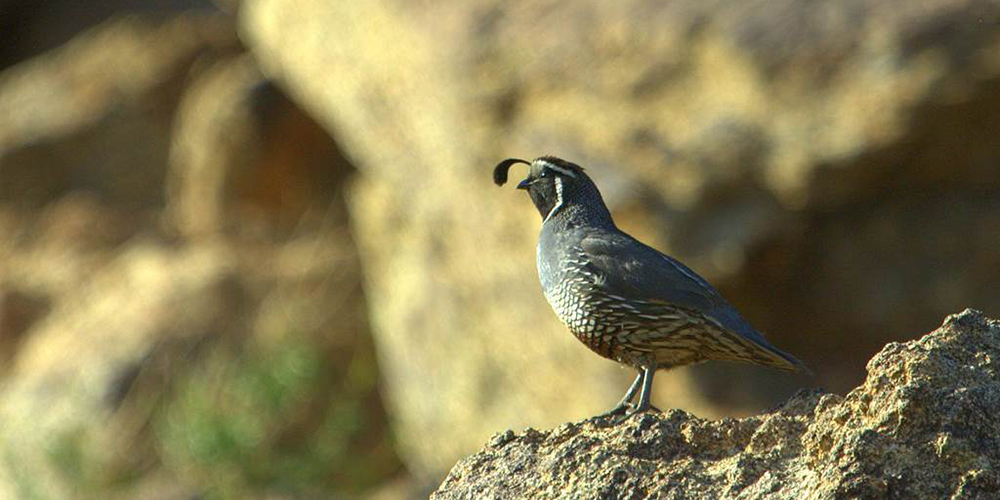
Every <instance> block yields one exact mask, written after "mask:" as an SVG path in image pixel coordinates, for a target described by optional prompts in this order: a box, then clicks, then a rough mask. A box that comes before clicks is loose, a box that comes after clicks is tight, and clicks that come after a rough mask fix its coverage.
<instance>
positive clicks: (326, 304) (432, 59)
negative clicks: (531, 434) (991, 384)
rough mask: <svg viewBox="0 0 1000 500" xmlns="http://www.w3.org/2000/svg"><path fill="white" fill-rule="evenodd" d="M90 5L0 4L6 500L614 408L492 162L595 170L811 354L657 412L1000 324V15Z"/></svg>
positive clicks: (663, 234) (581, 5)
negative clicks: (550, 289) (935, 334)
mask: <svg viewBox="0 0 1000 500" xmlns="http://www.w3.org/2000/svg"><path fill="white" fill-rule="evenodd" d="M216 5H217V6H216ZM80 9H81V7H79V6H77V5H75V3H74V2H31V1H28V0H20V1H19V0H6V1H0V19H2V22H0V27H2V29H3V30H4V33H5V34H10V35H9V36H7V37H6V38H5V46H4V47H2V48H0V67H3V68H4V69H3V70H2V72H0V116H3V117H4V120H3V122H2V123H0V328H2V330H0V363H2V365H0V376H2V377H3V378H2V379H0V429H2V430H0V433H2V434H3V435H2V436H0V437H2V438H3V439H0V443H3V444H0V497H5V498H6V497H10V498H19V497H26V496H34V497H42V498H62V497H65V496H67V495H69V494H70V492H75V493H76V494H78V495H82V496H90V497H95V498H96V497H100V498H105V497H107V496H109V495H118V496H119V497H122V498H135V497H141V498H186V497H185V495H188V496H190V495H196V494H206V495H209V496H213V497H223V498H225V497H246V496H256V497H268V498H302V497H310V496H315V495H334V496H336V495H349V496H353V495H357V494H358V493H359V492H361V491H369V492H371V491H375V492H376V493H375V495H376V496H380V497H400V496H419V495H420V492H421V491H425V489H426V488H428V487H430V486H434V485H436V484H435V483H436V482H437V481H439V480H440V479H441V478H442V477H443V475H444V473H445V472H446V471H447V470H448V469H449V468H450V467H451V466H452V465H454V463H455V461H456V460H457V459H458V458H460V457H462V456H464V455H466V454H468V453H470V452H472V451H474V450H476V449H479V448H480V447H481V446H482V444H483V443H484V442H485V441H486V440H487V438H488V437H489V436H490V435H491V434H493V433H494V432H497V431H500V430H503V429H507V428H510V427H515V428H517V427H523V426H528V425H531V426H535V427H550V426H554V425H556V424H558V423H561V422H564V421H567V420H572V419H579V418H582V417H585V416H589V415H592V414H595V413H598V412H600V411H603V410H605V409H607V407H609V406H610V405H611V404H612V403H613V402H614V401H615V400H616V398H617V397H618V396H619V395H620V394H619V393H620V391H621V389H622V387H623V386H625V385H626V384H627V383H628V380H629V379H630V378H631V375H632V374H631V373H629V372H628V371H627V370H624V369H622V368H620V367H617V366H615V365H614V364H613V363H610V362H608V361H605V360H602V359H600V358H598V357H596V356H594V355H593V354H591V353H590V352H589V351H587V350H586V349H585V348H584V347H583V346H582V345H579V344H578V343H577V342H576V340H575V339H573V338H572V336H570V335H569V334H568V333H567V332H566V331H565V329H564V328H563V327H562V326H561V325H560V324H559V323H558V322H557V320H556V319H555V318H554V316H553V315H552V313H551V312H550V311H549V308H548V305H547V304H546V303H545V300H544V298H543V297H542V295H541V293H540V290H539V286H538V284H537V277H536V275H535V270H534V245H535V240H536V236H537V231H538V227H539V221H538V216H537V215H536V214H535V211H534V209H533V208H532V207H531V205H530V203H529V202H528V200H527V199H526V198H525V197H524V196H523V195H522V194H521V193H518V192H515V191H514V190H513V189H497V188H495V186H493V185H492V183H491V179H490V169H491V167H492V166H493V165H494V164H495V163H496V162H497V161H498V160H499V159H502V158H505V157H509V156H520V157H528V158H531V157H535V156H539V155H542V154H556V155H559V156H562V157H565V158H567V159H570V160H573V161H576V162H578V163H581V164H582V165H584V166H585V167H587V168H588V171H589V172H591V173H592V175H593V177H595V179H596V181H597V183H598V184H599V185H600V186H601V188H602V190H603V192H604V194H605V197H606V198H607V201H608V202H609V205H610V206H611V207H612V210H613V211H614V213H615V215H616V218H617V220H618V222H619V224H620V225H621V226H623V228H624V229H626V230H627V231H629V232H631V233H633V234H636V235H637V236H639V237H641V238H642V239H644V240H645V241H647V242H649V243H651V244H653V245H654V246H656V247H658V248H660V249H663V250H665V251H667V252H669V253H672V254H673V255H675V256H677V257H679V258H680V259H682V260H684V261H685V262H687V263H688V264H689V265H691V266H692V267H694V268H695V269H696V270H698V271H699V272H701V273H702V274H703V275H705V276H706V277H707V278H709V279H710V280H711V281H713V282H714V283H716V284H717V285H718V287H719V288H720V290H721V291H722V292H723V294H724V295H726V296H727V297H729V298H730V300H731V301H732V302H734V303H735V304H736V305H737V307H738V308H739V309H741V310H742V311H743V312H744V313H745V316H746V317H747V318H748V319H749V320H750V321H751V323H753V324H755V325H756V326H758V327H759V328H760V329H762V330H763V331H765V332H767V333H768V335H769V337H770V339H771V340H772V341H773V342H774V343H775V344H776V345H778V346H779V347H781V348H783V349H786V350H788V351H790V352H792V353H794V354H796V355H797V356H798V357H800V358H802V359H803V360H804V361H806V362H807V363H808V364H809V365H810V366H811V367H812V368H813V369H814V371H816V373H817V377H816V378H815V379H809V378H797V377H794V376H789V375H784V374H780V373H771V372H768V371H766V370H763V369H756V368H753V367H746V366H738V365H725V364H709V365H705V366H700V367H694V368H690V369H683V370H675V371H673V372H670V373H665V374H661V375H659V377H658V384H657V394H656V395H655V397H654V399H655V400H656V402H657V404H658V405H660V406H661V407H662V406H669V407H681V408H684V409H687V410H690V411H693V412H694V413H696V414H698V415H700V416H703V417H710V418H717V417H721V416H726V415H744V414H747V413H751V412H756V411H759V410H761V409H762V408H765V407H767V406H769V405H772V404H774V403H777V402H779V401H781V400H782V399H784V398H786V397H787V396H788V395H789V394H791V393H792V392H793V391H794V390H795V389H796V388H798V387H803V386H816V385H818V386H821V387H824V388H826V389H829V390H833V391H837V392H844V391H846V390H847V389H849V388H851V387H853V386H854V385H855V384H857V383H858V382H859V381H860V380H861V379H862V378H863V373H864V362H865V360H867V359H868V358H869V357H870V356H871V355H872V354H873V353H875V352H876V351H877V350H878V349H879V348H880V347H881V346H882V345H883V344H884V343H885V342H887V341H890V340H901V339H907V338H913V337H916V336H919V335H920V334H922V333H924V332H926V331H929V330H930V329H932V328H933V327H934V326H936V325H937V324H938V322H939V321H940V320H941V318H942V317H943V316H944V315H946V314H947V313H950V312H953V311H956V310H961V309H963V308H965V307H976V308H980V309H982V310H984V311H986V313H987V314H990V312H991V311H995V310H997V309H1000V290H998V289H997V288H996V286H995V283H997V282H998V281H1000V265H997V262H1000V246H998V245H997V244H996V242H997V239H996V238H997V237H996V235H997V234H1000V140H998V139H997V138H996V134H994V133H993V131H994V130H996V129H998V128H1000V24H998V23H1000V7H998V6H997V4H996V3H995V2H990V1H986V0H981V1H974V0H933V1H928V2H918V3H914V2H906V1H903V0H892V1H888V2H885V1H876V0H866V1H861V2H847V1H834V2H826V3H823V4H816V3H815V2H808V1H805V0H781V1H777V2H775V1H767V2H765V1H756V0H755V1H750V2H741V3H738V4H736V3H731V2H718V1H708V2H706V1H696V0H681V1H672V2H666V1H653V0H628V1H625V2H617V3H607V2H598V1H596V0H588V1H584V2H546V3H537V2H527V1H520V2H498V1H495V0H493V1H488V0H477V1H474V2H459V1H457V0H451V1H444V2H436V3H427V2H398V1H387V0H360V1H355V2H324V1H318V0H243V1H225V2H218V4H208V3H204V2H195V1H192V2H142V1H139V0H133V1H126V0H119V1H98V2H88V10H87V13H86V15H80V14H79V11H80ZM369 332H370V333H371V334H370V333H369ZM376 360H377V362H376ZM383 401H384V404H385V406H383ZM390 427H391V431H390ZM404 471H405V472H404ZM380 485H381V486H380Z"/></svg>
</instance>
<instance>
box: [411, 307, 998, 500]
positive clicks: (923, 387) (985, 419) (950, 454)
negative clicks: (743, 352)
mask: <svg viewBox="0 0 1000 500" xmlns="http://www.w3.org/2000/svg"><path fill="white" fill-rule="evenodd" d="M998 415H1000V321H996V320H993V319H988V318H986V317H985V316H984V315H983V314H982V313H980V312H978V311H974V310H971V309H970V310H966V311H964V312H962V313H961V314H955V315H952V316H949V317H948V318H947V319H946V320H945V322H944V324H943V325H942V326H941V327H940V328H938V329H937V330H935V331H933V332H931V333H929V334H927V335H925V336H923V337H921V338H920V339H918V340H913V341H909V342H904V343H891V344H889V345H887V346H886V347H885V348H884V349H882V351H881V352H879V353H878V354H877V355H875V357H874V358H872V359H871V361H869V362H868V377H867V378H866V379H865V382H864V384H863V385H861V386H860V387H858V388H856V389H854V390H853V391H851V392H850V393H848V394H847V396H846V397H840V396H836V395H833V394H822V393H821V392H819V391H814V392H805V391H803V392H801V393H799V394H797V395H795V396H794V397H793V398H791V399H790V400H789V401H787V402H786V403H785V404H784V405H782V406H780V407H779V408H777V409H775V410H773V411H771V412H768V413H765V414H763V415H760V416H755V417H750V418H743V419H723V420H720V421H709V420H702V419H699V418H696V417H694V416H692V415H691V414H689V413H686V412H684V411H681V410H670V411H667V412H665V413H662V414H656V413H646V414H641V415H634V416H631V417H609V418H595V419H591V420H588V421H582V422H576V423H569V424H565V425H562V426H560V427H558V428H556V429H553V430H548V431H537V430H534V429H527V430H525V431H524V432H521V433H514V432H512V431H507V432H505V433H500V434H497V435H496V436H494V437H493V439H492V440H491V441H490V442H489V444H487V445H486V447H485V448H484V449H483V450H482V451H480V452H479V453H476V454H475V455H473V456H471V457H469V458H466V459H464V460H462V461H461V462H460V463H459V464H458V465H456V466H455V468H454V469H452V471H451V473H450V474H449V475H448V478H447V479H445V481H444V483H443V484H442V485H441V487H440V489H438V490H437V491H436V492H435V493H434V494H433V495H432V497H431V498H433V499H437V500H444V499H452V498H454V499H458V498H483V499H486V498H630V499H642V498H659V499H686V498H740V499H755V498H761V499H763V498H768V499H790V500H791V499H803V498H810V499H813V498H815V499H819V498H898V499H904V498H963V499H979V498H982V499H987V498H996V495H997V492H998V491H1000V417H998Z"/></svg>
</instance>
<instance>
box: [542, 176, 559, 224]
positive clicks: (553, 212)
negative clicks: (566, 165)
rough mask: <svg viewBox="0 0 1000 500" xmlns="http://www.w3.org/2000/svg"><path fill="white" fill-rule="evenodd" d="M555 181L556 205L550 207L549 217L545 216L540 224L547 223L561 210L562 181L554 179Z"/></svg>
mask: <svg viewBox="0 0 1000 500" xmlns="http://www.w3.org/2000/svg"><path fill="white" fill-rule="evenodd" d="M555 181H556V204H555V205H553V206H552V210H549V215H546V216H545V220H543V221H542V224H545V223H546V222H548V221H549V219H551V218H552V216H553V215H555V213H556V212H558V211H559V209H560V208H562V204H563V197H562V179H560V178H558V177H556V179H555Z"/></svg>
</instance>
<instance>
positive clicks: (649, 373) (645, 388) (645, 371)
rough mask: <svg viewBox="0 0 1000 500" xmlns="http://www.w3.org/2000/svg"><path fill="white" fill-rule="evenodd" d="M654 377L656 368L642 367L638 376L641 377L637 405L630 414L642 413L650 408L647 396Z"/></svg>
mask: <svg viewBox="0 0 1000 500" xmlns="http://www.w3.org/2000/svg"><path fill="white" fill-rule="evenodd" d="M654 375H656V368H651V367H648V366H644V367H643V368H642V373H640V376H641V377H642V392H640V393H639V404H637V405H636V406H635V409H634V410H632V411H631V412H629V413H630V414H633V413H642V412H644V411H646V410H648V409H649V408H650V405H649V396H650V391H651V390H652V388H653V376H654Z"/></svg>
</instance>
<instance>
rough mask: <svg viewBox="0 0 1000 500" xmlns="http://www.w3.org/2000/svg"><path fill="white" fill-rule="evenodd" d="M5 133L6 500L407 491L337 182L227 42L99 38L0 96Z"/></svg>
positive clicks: (143, 31) (314, 142)
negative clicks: (387, 484) (399, 479)
mask: <svg viewBox="0 0 1000 500" xmlns="http://www.w3.org/2000/svg"><path fill="white" fill-rule="evenodd" d="M181 3H183V2H180V3H178V5H180V4H181ZM186 4H187V3H185V5H186ZM0 7H2V6H0ZM6 21H7V20H6V19H4V20H2V21H0V24H5V23H6ZM0 115H2V116H3V117H4V120H3V123H0V235H2V237H0V498H4V499H6V498H76V497H81V498H191V497H195V496H205V495H210V496H211V495H216V496H220V497H226V498H246V497H253V496H256V495H259V494H262V493H260V491H261V490H267V491H268V492H269V493H268V494H271V493H273V492H274V491H277V490H281V491H282V492H283V493H287V494H289V495H293V496H294V495H307V496H315V495H320V496H323V495H324V494H330V495H334V496H338V495H341V496H342V495H351V494H355V493H357V492H359V491H361V490H362V489H364V488H371V487H373V486H374V485H375V484H377V483H379V482H380V481H381V480H383V479H385V478H386V477H389V476H391V475H393V474H394V473H395V472H396V471H397V470H398V469H399V462H398V459H396V458H395V454H394V451H393V447H392V445H391V441H390V439H389V437H388V424H387V423H386V414H385V410H384V408H383V406H382V403H381V400H380V398H379V394H378V390H377V386H376V384H377V381H378V373H377V368H376V365H375V360H374V352H373V348H372V346H371V340H370V336H369V333H368V327H367V319H366V317H365V316H366V309H365V301H364V294H363V293H362V291H361V277H360V271H359V264H358V259H357V250H356V248H355V244H354V240H353V237H352V235H351V231H350V230H349V228H348V221H347V215H346V208H345V201H344V195H343V191H344V184H345V182H346V179H347V176H348V175H349V174H350V172H351V170H350V169H349V164H348V163H347V162H346V160H344V159H343V157H342V156H341V155H340V153H339V150H338V149H337V147H336V145H335V144H334V142H333V141H332V139H331V138H330V137H329V135H328V134H327V133H326V132H325V131H324V130H323V129H322V128H320V127H319V126H318V125H317V124H316V123H315V122H314V121H313V120H312V119H311V118H310V117H309V116H308V115H307V114H306V113H304V112H303V111H302V110H301V109H300V108H298V107H297V106H296V105H295V104H294V103H293V102H292V101H291V100H289V99H288V98H287V97H286V96H285V95H284V94H283V93H282V92H281V90H280V89H278V88H277V87H276V86H275V85H274V84H273V83H272V82H270V81H268V80H267V79H266V78H264V77H263V76H262V75H261V74H260V72H259V71H258V70H257V69H256V67H255V64H254V62H253V60H252V59H251V58H250V57H249V56H248V55H247V54H245V53H244V52H243V50H242V47H241V46H240V44H239V43H238V41H237V39H236V36H235V32H234V30H233V24H232V22H231V19H228V18H226V17H224V16H221V15H219V14H218V13H216V14H206V13H205V12H202V11H199V12H190V13H185V14H178V15H174V16H169V18H161V17H159V16H138V17H118V18H116V19H113V20H111V21H109V22H107V23H105V24H103V25H101V26H99V27H98V28H95V29H94V30H91V31H88V32H86V33H84V34H81V35H80V36H79V37H77V38H75V39H73V40H72V41H70V42H69V43H68V44H66V45H65V46H63V47H60V48H58V49H55V50H53V51H51V52H48V53H45V54H43V55H41V56H39V57H38V58H36V59H33V60H29V61H25V62H22V63H20V64H18V65H16V66H14V67H12V68H10V69H8V70H6V71H4V72H3V73H0ZM362 455H363V457H364V458H359V457H361V456H362Z"/></svg>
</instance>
